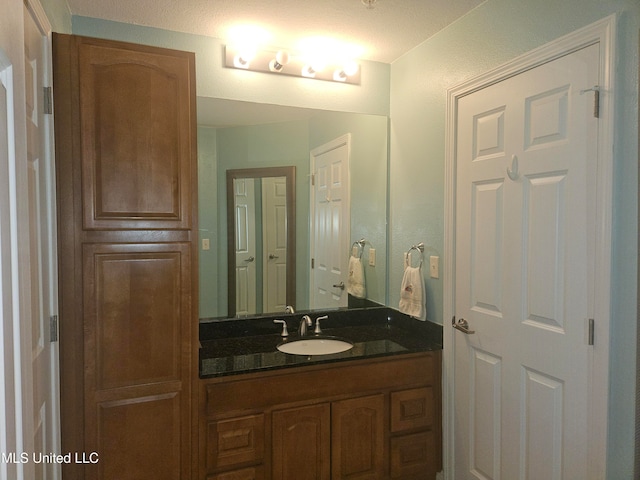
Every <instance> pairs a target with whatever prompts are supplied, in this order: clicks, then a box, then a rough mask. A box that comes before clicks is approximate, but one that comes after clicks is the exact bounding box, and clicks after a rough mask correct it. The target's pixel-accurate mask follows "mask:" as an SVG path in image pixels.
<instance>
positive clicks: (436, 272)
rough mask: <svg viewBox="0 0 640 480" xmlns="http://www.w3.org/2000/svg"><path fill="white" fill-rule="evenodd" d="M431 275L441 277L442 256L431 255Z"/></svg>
mask: <svg viewBox="0 0 640 480" xmlns="http://www.w3.org/2000/svg"><path fill="white" fill-rule="evenodd" d="M429 275H430V276H431V278H440V257H435V256H431V257H429Z"/></svg>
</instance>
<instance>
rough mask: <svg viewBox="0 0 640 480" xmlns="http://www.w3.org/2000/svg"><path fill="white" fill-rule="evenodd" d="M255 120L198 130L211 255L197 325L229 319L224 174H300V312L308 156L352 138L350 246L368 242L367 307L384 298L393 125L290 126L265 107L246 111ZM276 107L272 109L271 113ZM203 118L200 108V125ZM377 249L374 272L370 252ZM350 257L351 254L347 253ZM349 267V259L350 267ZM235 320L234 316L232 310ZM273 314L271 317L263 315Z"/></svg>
mask: <svg viewBox="0 0 640 480" xmlns="http://www.w3.org/2000/svg"><path fill="white" fill-rule="evenodd" d="M252 107H253V108H255V110H256V111H257V112H258V113H257V114H256V118H260V122H261V123H260V124H258V125H238V126H223V127H221V126H207V125H203V124H201V125H200V126H199V127H198V204H199V228H200V237H201V239H203V240H204V239H207V240H210V249H209V250H204V249H201V251H200V255H199V275H200V278H199V284H200V306H199V307H200V317H201V318H226V317H227V316H228V314H229V311H230V310H231V309H230V308H229V305H228V303H229V302H228V298H229V293H228V292H229V289H228V288H227V287H228V286H232V285H233V286H234V285H235V284H234V283H231V284H230V283H229V275H228V268H227V262H228V258H229V255H228V248H227V239H228V235H227V188H226V172H227V170H238V169H247V168H269V167H278V166H282V165H290V166H295V168H296V175H295V177H296V178H295V198H296V204H295V219H296V227H295V241H296V272H295V275H296V277H295V278H296V293H295V302H292V303H293V305H294V306H295V308H296V310H307V309H309V305H310V301H309V296H310V274H311V258H310V257H311V254H310V243H311V242H310V238H309V221H310V192H311V189H310V183H311V182H310V176H311V168H310V152H311V151H312V150H313V149H315V148H317V147H319V146H320V145H323V144H326V143H327V142H330V141H332V140H334V139H336V138H338V137H340V136H342V135H345V134H350V136H351V152H350V166H349V168H350V179H351V181H350V199H351V200H350V228H349V232H350V242H353V241H356V240H359V239H361V238H365V239H366V241H367V243H366V245H365V248H364V252H363V254H362V259H363V263H364V270H365V271H364V274H365V277H366V285H367V289H366V290H367V301H371V302H374V303H377V304H385V303H386V298H387V283H386V278H387V265H386V260H387V255H386V252H387V168H388V162H387V150H388V119H387V117H384V116H377V115H364V114H356V113H341V112H330V111H318V110H315V111H309V110H307V111H305V115H304V116H299V117H296V119H295V120H292V121H281V119H277V120H276V119H272V120H271V122H269V120H268V118H265V116H263V115H262V114H261V113H259V112H261V111H262V108H261V107H262V105H259V104H247V103H243V104H242V108H241V109H240V110H243V109H245V108H246V109H248V110H251V108H252ZM270 107H272V106H270ZM205 114H206V112H204V111H203V110H202V109H200V108H199V111H198V115H199V118H205ZM371 248H373V249H375V265H374V266H371V265H369V261H368V260H369V250H370V249H371ZM347 256H348V253H347ZM345 261H348V258H346V259H345ZM233 310H234V313H233V315H232V316H235V309H233ZM264 313H273V312H264Z"/></svg>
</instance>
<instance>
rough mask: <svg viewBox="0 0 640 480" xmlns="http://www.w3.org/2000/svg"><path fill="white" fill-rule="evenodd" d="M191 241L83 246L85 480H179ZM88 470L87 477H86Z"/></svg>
mask: <svg viewBox="0 0 640 480" xmlns="http://www.w3.org/2000/svg"><path fill="white" fill-rule="evenodd" d="M190 250H191V245H190V244H188V243H174V244H85V246H84V256H83V263H84V282H85V287H84V295H83V296H84V299H85V302H84V365H85V368H84V372H85V374H84V382H85V399H86V401H85V445H86V446H85V449H86V451H87V452H98V454H99V456H100V462H99V463H98V464H97V465H89V466H87V472H88V477H87V478H104V479H109V478H119V479H132V480H133V479H137V478H166V479H173V478H180V475H181V472H182V470H181V469H184V468H186V467H187V466H188V465H187V464H188V459H189V458H190V452H189V451H180V447H179V446H180V445H181V444H182V445H188V444H189V443H188V442H189V438H188V432H189V422H190V414H189V412H190V409H189V406H190V398H189V396H188V395H186V392H188V389H187V390H186V392H185V385H186V384H188V381H189V372H190V365H189V364H190V361H191V360H190V356H189V352H190V348H189V345H190V340H191V331H190V322H191V318H190V312H191V306H190V297H189V285H190V280H191V265H190V258H191V251H190ZM89 472H91V473H89Z"/></svg>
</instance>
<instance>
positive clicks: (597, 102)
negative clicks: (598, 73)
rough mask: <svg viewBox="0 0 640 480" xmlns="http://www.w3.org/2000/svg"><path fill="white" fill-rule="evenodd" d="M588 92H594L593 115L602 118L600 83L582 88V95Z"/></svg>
mask: <svg viewBox="0 0 640 480" xmlns="http://www.w3.org/2000/svg"><path fill="white" fill-rule="evenodd" d="M587 92H593V116H594V117H595V118H600V87H599V86H598V85H594V86H593V87H591V88H586V89H584V90H580V95H583V94H585V93H587Z"/></svg>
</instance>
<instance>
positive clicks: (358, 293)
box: [347, 255, 366, 298]
mask: <svg viewBox="0 0 640 480" xmlns="http://www.w3.org/2000/svg"><path fill="white" fill-rule="evenodd" d="M347 293H349V295H352V296H354V297H356V298H365V296H366V288H365V284H364V268H363V266H362V261H361V260H360V258H359V257H356V256H354V255H351V256H350V257H349V276H348V277H347Z"/></svg>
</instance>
